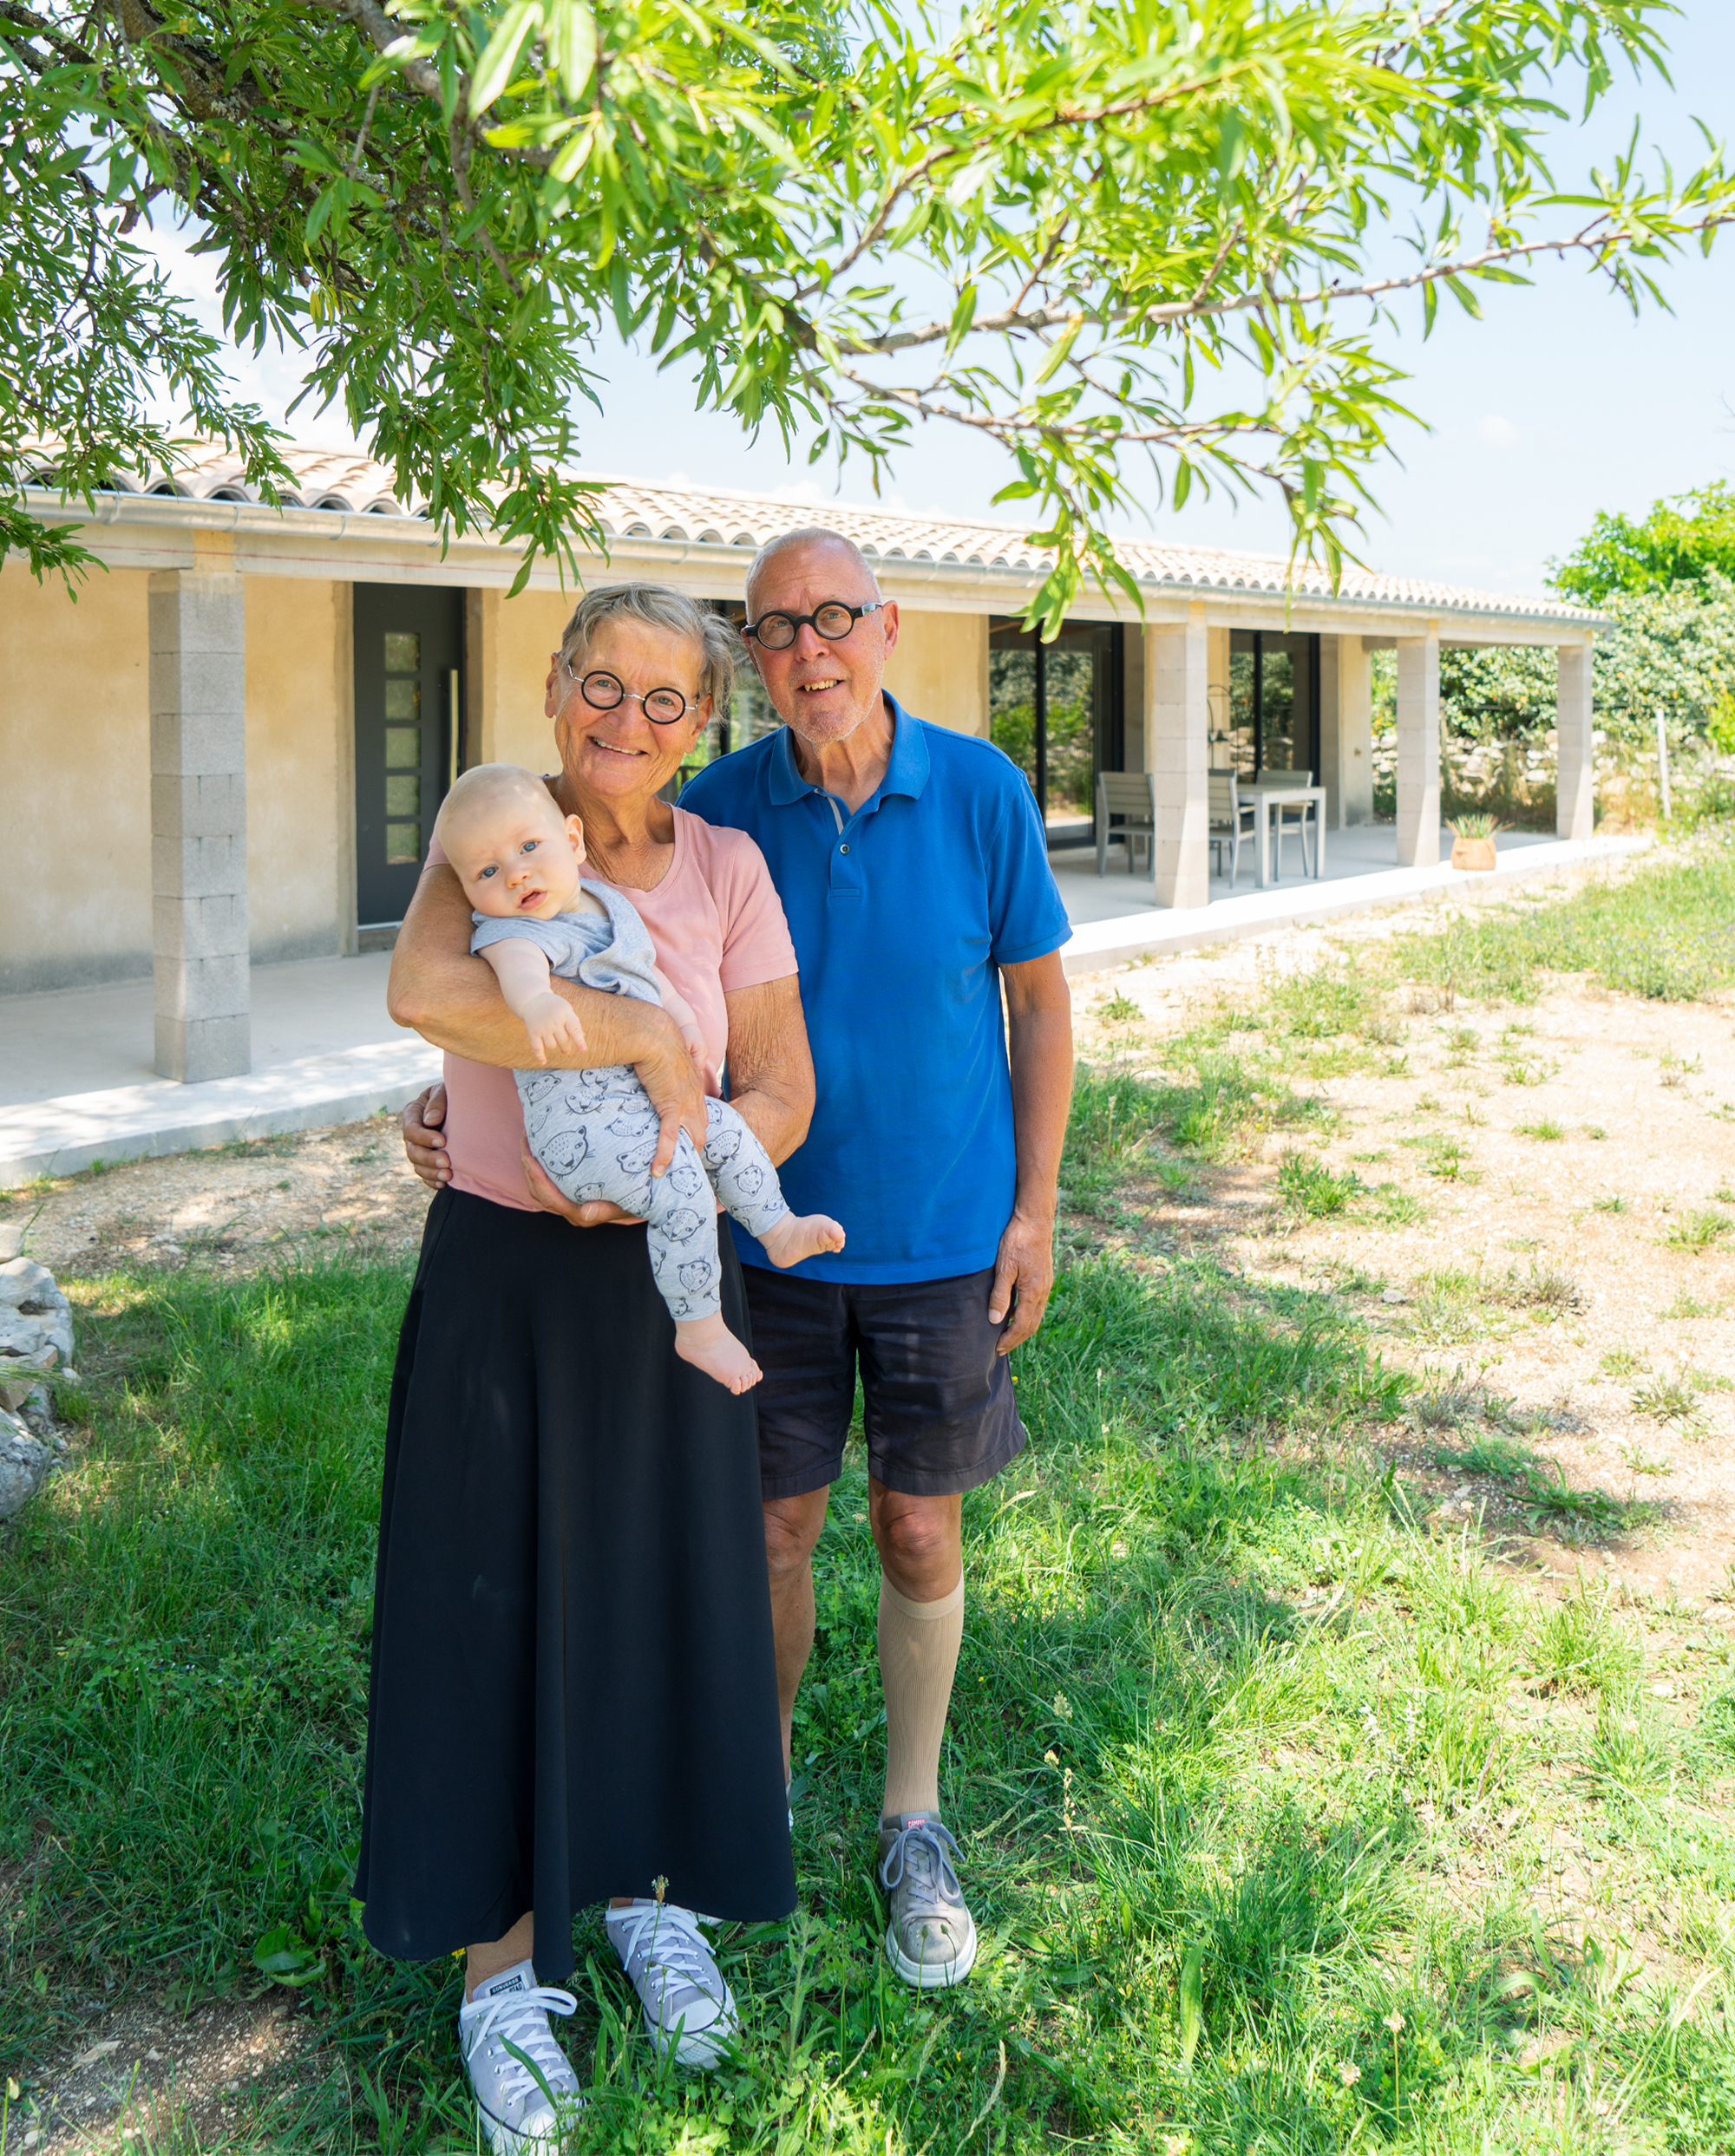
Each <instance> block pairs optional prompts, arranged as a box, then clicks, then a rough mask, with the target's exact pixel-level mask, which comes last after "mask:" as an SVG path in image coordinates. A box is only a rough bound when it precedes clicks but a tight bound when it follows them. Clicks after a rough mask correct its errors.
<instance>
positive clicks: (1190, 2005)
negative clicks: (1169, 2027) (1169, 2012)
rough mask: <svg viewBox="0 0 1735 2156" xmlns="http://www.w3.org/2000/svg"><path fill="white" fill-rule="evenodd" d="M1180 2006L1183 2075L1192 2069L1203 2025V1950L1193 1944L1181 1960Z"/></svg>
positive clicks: (1198, 1944) (1196, 1944)
mask: <svg viewBox="0 0 1735 2156" xmlns="http://www.w3.org/2000/svg"><path fill="white" fill-rule="evenodd" d="M1180 2007H1181V2070H1182V2073H1183V2074H1186V2073H1188V2072H1190V2071H1191V2070H1192V2066H1193V2054H1194V2053H1195V2051H1196V2050H1197V2049H1198V2048H1199V2037H1200V2035H1201V2031H1202V2030H1203V2029H1204V2026H1205V1949H1204V1946H1203V1945H1202V1944H1200V1943H1198V1942H1196V1941H1195V1944H1193V1945H1191V1946H1189V1947H1188V1950H1187V1951H1186V1953H1185V1954H1184V1955H1183V1956H1182V1962H1181V1983H1180Z"/></svg>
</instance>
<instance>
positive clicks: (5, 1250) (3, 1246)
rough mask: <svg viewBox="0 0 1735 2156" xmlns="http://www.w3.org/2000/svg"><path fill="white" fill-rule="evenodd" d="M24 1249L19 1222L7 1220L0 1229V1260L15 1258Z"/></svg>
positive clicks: (21, 1223) (21, 1225)
mask: <svg viewBox="0 0 1735 2156" xmlns="http://www.w3.org/2000/svg"><path fill="white" fill-rule="evenodd" d="M23 1247H24V1227H23V1222H22V1221H19V1220H9V1221H8V1222H7V1223H6V1224H5V1225H4V1226H3V1227H0V1260H3V1259H5V1258H16V1256H17V1255H18V1253H19V1251H21V1250H23Z"/></svg>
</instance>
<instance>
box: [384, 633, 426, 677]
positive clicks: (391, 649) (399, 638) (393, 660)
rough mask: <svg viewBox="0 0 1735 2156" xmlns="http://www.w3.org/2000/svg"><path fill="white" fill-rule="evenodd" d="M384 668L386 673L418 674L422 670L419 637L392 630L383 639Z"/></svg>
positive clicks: (420, 640)
mask: <svg viewBox="0 0 1735 2156" xmlns="http://www.w3.org/2000/svg"><path fill="white" fill-rule="evenodd" d="M385 670H386V672H387V673H388V674H419V673H420V672H421V671H422V639H421V637H412V636H406V635H404V634H403V632H402V631H401V630H392V631H391V632H390V634H389V635H388V636H387V637H386V640H385Z"/></svg>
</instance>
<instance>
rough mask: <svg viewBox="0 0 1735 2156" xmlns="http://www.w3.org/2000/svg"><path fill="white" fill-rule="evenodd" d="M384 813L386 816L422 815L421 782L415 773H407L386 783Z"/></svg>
mask: <svg viewBox="0 0 1735 2156" xmlns="http://www.w3.org/2000/svg"><path fill="white" fill-rule="evenodd" d="M385 813H386V814H387V815H388V816H419V815H420V814H421V813H422V781H421V779H420V777H419V776H418V775H417V774H416V773H415V772H413V771H407V772H405V773H404V774H403V777H402V778H396V779H388V780H387V781H386V782H385Z"/></svg>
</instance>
